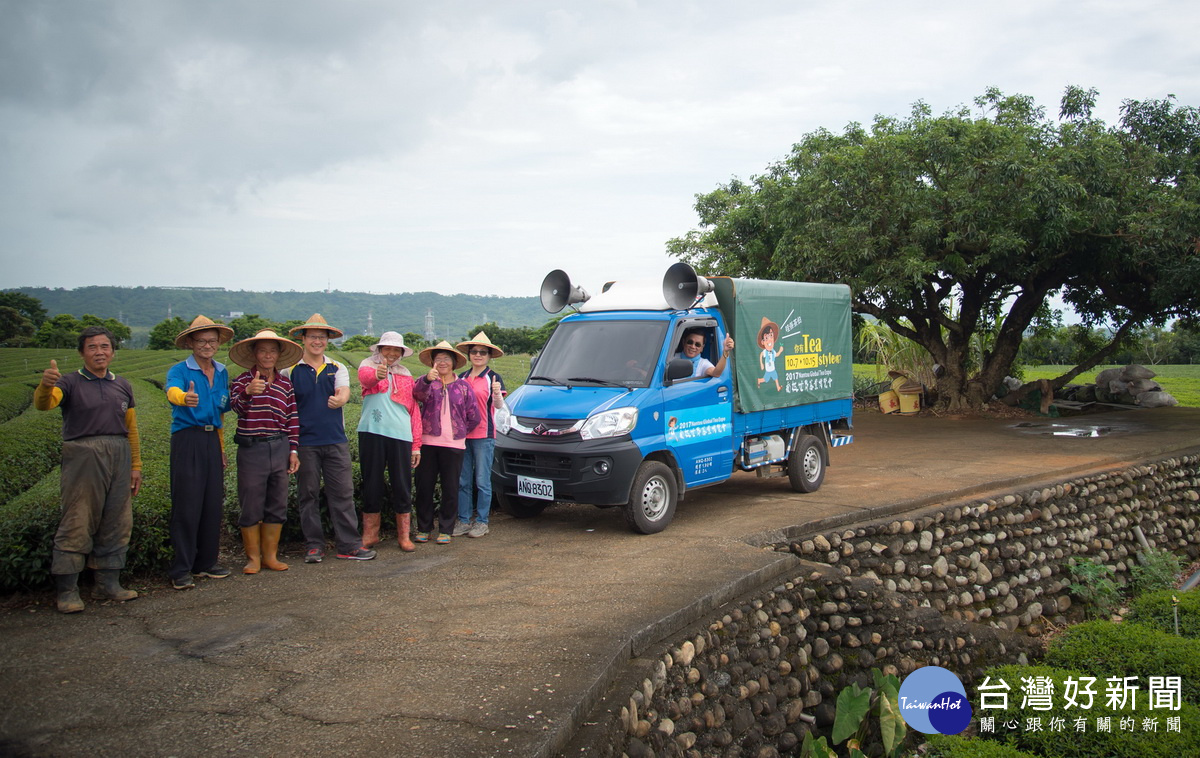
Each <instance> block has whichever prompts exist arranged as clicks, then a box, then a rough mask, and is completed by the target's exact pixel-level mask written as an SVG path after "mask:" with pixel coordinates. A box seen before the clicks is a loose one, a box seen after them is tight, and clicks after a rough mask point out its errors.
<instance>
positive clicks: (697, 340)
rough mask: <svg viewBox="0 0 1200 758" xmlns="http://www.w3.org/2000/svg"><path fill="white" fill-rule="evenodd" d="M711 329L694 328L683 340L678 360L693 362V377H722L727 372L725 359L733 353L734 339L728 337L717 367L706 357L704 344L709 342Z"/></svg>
mask: <svg viewBox="0 0 1200 758" xmlns="http://www.w3.org/2000/svg"><path fill="white" fill-rule="evenodd" d="M710 331H711V330H710V329H705V328H703V327H693V328H691V329H688V330H687V331H685V332H684V333H683V340H682V341H681V342H680V344H679V353H678V354H677V355H676V356H675V357H676V358H682V359H684V360H688V361H691V362H692V377H693V378H695V377H698V376H720V375H721V372H722V371H724V370H725V359H726V358H728V357H729V356H730V355H731V354H732V353H733V337H731V336H728V335H727V336H726V337H725V344H724V345H723V350H722V351H721V359H720V360H719V361H717V363H716V365H713V362H712V361H710V360H709V359H707V358H705V357H704V344H705V342H707V340H708V332H710Z"/></svg>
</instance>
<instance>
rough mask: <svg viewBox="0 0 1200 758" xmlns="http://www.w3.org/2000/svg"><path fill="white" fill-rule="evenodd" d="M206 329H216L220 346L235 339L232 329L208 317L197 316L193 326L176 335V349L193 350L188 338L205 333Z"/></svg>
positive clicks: (193, 320)
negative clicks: (197, 333)
mask: <svg viewBox="0 0 1200 758" xmlns="http://www.w3.org/2000/svg"><path fill="white" fill-rule="evenodd" d="M206 329H215V330H216V331H217V334H218V335H220V336H219V339H220V342H218V343H217V344H218V345H224V344H225V343H226V342H228V341H229V340H231V339H233V329H230V328H229V327H228V326H225V325H224V324H218V323H217V322H215V321H213V320H212V319H211V318H209V317H208V316H197V317H196V318H194V319H192V324H191V326H189V327H188V328H187V329H184V330H183V331H182V332H180V333H179V334H177V335H175V347H178V348H181V349H183V350H191V349H192V347H191V345H188V344H187V338H188V337H191V336H192V335H193V334H195V333H196V332H203V331H205V330H206Z"/></svg>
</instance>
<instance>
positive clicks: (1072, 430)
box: [1011, 421, 1131, 437]
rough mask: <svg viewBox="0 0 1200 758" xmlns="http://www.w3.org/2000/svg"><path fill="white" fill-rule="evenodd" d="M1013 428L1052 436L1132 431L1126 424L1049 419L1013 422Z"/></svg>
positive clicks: (1081, 435)
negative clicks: (1066, 421) (1066, 422)
mask: <svg viewBox="0 0 1200 758" xmlns="http://www.w3.org/2000/svg"><path fill="white" fill-rule="evenodd" d="M1011 428H1012V429H1016V430H1017V431H1019V432H1024V433H1025V434H1044V435H1048V436H1052V437H1109V436H1111V435H1114V434H1126V433H1128V432H1129V431H1131V429H1130V427H1128V426H1124V425H1122V426H1113V425H1102V424H1064V423H1059V422H1049V421H1046V422H1043V421H1023V422H1021V423H1020V424H1013V426H1012V427H1011Z"/></svg>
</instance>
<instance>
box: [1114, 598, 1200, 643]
mask: <svg viewBox="0 0 1200 758" xmlns="http://www.w3.org/2000/svg"><path fill="white" fill-rule="evenodd" d="M1172 598H1178V599H1179V634H1180V635H1182V636H1184V637H1190V638H1192V639H1200V590H1189V591H1187V592H1181V591H1179V590H1160V591H1158V592H1151V593H1148V594H1145V595H1142V596H1141V597H1139V598H1137V599H1135V600H1133V601H1132V602H1131V603H1130V604H1129V614H1128V616H1127V617H1126V618H1128V619H1129V620H1130V621H1136V622H1138V623H1139V624H1145V625H1146V626H1151V627H1154V628H1155V629H1161V630H1162V631H1164V632H1169V633H1170V634H1174V633H1175V609H1174V600H1172Z"/></svg>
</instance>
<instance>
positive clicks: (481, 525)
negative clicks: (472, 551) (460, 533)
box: [467, 521, 490, 537]
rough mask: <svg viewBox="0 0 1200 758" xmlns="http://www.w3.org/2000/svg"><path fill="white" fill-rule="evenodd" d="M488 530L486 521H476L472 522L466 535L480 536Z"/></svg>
mask: <svg viewBox="0 0 1200 758" xmlns="http://www.w3.org/2000/svg"><path fill="white" fill-rule="evenodd" d="M489 531H490V530H489V529H488V525H487V523H486V522H484V521H476V522H475V523H474V524H472V525H471V531H469V532H467V536H468V537H482V536H483V535H485V534H487V533H488V532H489Z"/></svg>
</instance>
